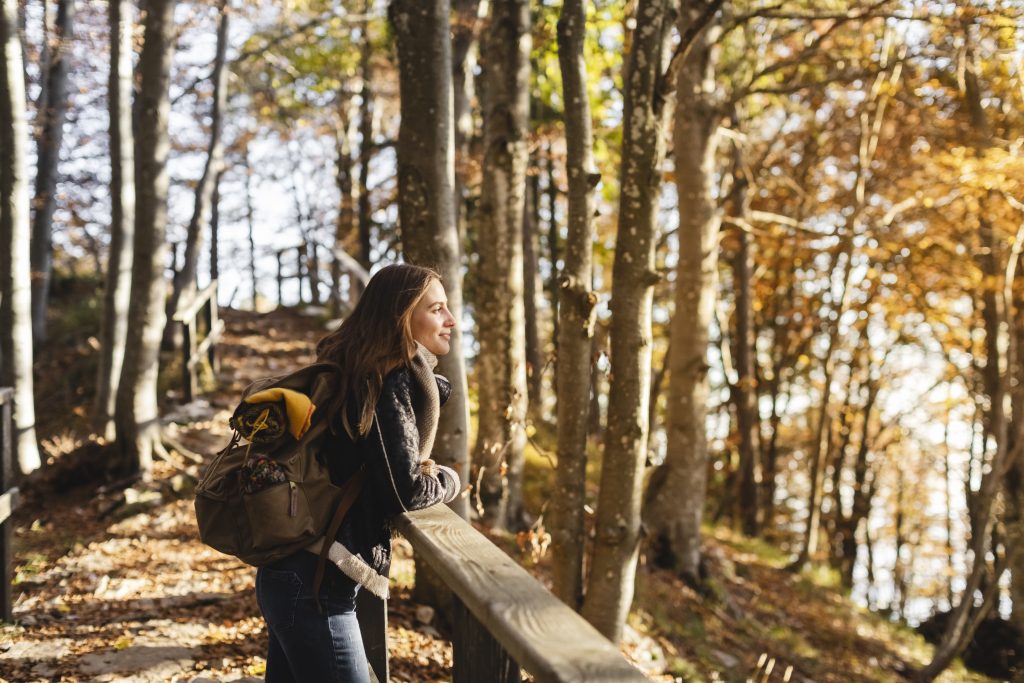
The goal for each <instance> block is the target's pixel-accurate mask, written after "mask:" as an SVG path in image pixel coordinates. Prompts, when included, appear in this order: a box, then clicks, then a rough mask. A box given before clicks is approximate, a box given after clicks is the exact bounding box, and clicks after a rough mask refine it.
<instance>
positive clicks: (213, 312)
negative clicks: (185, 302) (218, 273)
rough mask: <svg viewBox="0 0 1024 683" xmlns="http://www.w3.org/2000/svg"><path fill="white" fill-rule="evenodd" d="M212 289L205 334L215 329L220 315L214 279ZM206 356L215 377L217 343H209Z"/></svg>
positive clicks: (217, 372)
mask: <svg viewBox="0 0 1024 683" xmlns="http://www.w3.org/2000/svg"><path fill="white" fill-rule="evenodd" d="M211 284H212V285H213V291H212V292H211V293H210V307H209V309H207V314H206V324H207V327H206V334H208V335H212V334H213V333H214V332H215V331H216V329H217V320H218V318H219V317H220V311H219V309H218V308H217V290H218V289H219V286H218V283H217V281H216V280H214V281H213V282H212V283H211ZM206 357H207V358H208V359H209V361H210V368H212V369H213V376H214V377H216V376H217V375H219V374H220V356H219V355H217V344H210V348H208V349H207V350H206Z"/></svg>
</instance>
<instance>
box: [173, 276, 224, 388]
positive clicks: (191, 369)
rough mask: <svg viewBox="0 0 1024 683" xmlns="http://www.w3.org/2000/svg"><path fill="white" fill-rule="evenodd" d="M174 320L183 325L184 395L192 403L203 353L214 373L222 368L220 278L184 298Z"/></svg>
mask: <svg viewBox="0 0 1024 683" xmlns="http://www.w3.org/2000/svg"><path fill="white" fill-rule="evenodd" d="M200 314H202V317H203V321H204V323H205V328H206V336H205V337H204V338H203V340H202V341H199V334H198V333H199V326H198V324H197V322H198V319H199V317H200ZM174 320H175V322H179V323H181V326H182V343H181V349H182V364H181V382H182V385H183V386H182V394H183V396H182V399H183V402H185V403H191V402H192V399H193V398H194V397H195V395H196V394H198V393H199V363H200V362H202V357H203V354H206V356H207V358H208V359H209V361H210V367H211V368H213V372H214V374H216V373H218V372H220V358H219V357H218V356H217V346H216V345H217V342H218V341H219V340H220V337H221V335H222V334H223V333H224V321H223V320H221V319H220V318H219V317H218V314H217V281H216V280H214V281H213V282H211V283H210V284H208V285H207V286H206V288H205V289H203V290H202V291H201V292H198V293H197V294H196V295H195V296H194V297H192V299H191V300H190V301H182V302H181V303H180V305H179V306H178V311H177V313H175V314H174Z"/></svg>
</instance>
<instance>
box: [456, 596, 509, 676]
mask: <svg viewBox="0 0 1024 683" xmlns="http://www.w3.org/2000/svg"><path fill="white" fill-rule="evenodd" d="M452 612H453V614H452V622H453V624H452V659H453V666H452V683H519V681H521V680H522V679H523V674H522V671H520V668H519V664H517V663H516V661H515V660H514V659H512V657H510V656H509V654H508V652H506V651H505V648H503V647H502V646H501V644H500V643H498V641H497V640H495V639H494V636H492V635H491V634H490V632H488V630H487V628H486V627H485V626H484V625H483V624H481V623H480V622H479V621H477V619H476V617H474V616H473V615H472V614H471V613H470V611H469V610H468V609H466V606H465V605H464V604H463V602H462V600H460V599H459V598H458V596H455V598H454V604H453V605H452Z"/></svg>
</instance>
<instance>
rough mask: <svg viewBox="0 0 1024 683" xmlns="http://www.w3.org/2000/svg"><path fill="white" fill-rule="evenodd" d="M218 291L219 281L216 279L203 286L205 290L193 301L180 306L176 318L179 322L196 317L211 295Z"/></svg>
mask: <svg viewBox="0 0 1024 683" xmlns="http://www.w3.org/2000/svg"><path fill="white" fill-rule="evenodd" d="M216 292H217V281H216V280H214V281H213V282H211V283H210V284H208V285H206V287H204V288H203V291H201V292H199V293H198V294H196V295H195V296H194V297H193V298H192V300H191V301H189V302H187V303H186V304H184V305H181V306H178V311H177V312H176V313H175V314H174V320H176V321H177V322H188V321H189V320H193V319H194V318H195V317H196V314H197V313H199V309H200V308H202V307H203V304H205V303H206V302H207V301H209V299H210V297H211V296H213V295H214V294H216Z"/></svg>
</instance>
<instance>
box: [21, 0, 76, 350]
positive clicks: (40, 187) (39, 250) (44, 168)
mask: <svg viewBox="0 0 1024 683" xmlns="http://www.w3.org/2000/svg"><path fill="white" fill-rule="evenodd" d="M74 20H75V3H74V0H59V1H58V3H57V21H56V22H55V23H54V26H53V34H52V36H51V35H47V36H46V39H47V41H48V50H47V54H48V59H47V64H46V76H45V80H44V81H43V90H44V92H45V94H40V97H41V98H42V100H43V103H44V104H43V106H42V107H41V108H40V110H39V119H40V122H39V125H40V134H39V146H38V162H37V169H38V170H37V172H36V194H35V199H34V200H33V206H34V208H35V216H34V217H33V220H32V246H31V259H32V337H33V341H34V343H35V345H36V346H37V347H38V346H39V345H40V344H42V343H43V342H45V341H46V308H47V305H48V303H49V298H50V279H51V277H52V271H53V214H54V211H55V210H56V208H57V196H56V191H57V175H58V172H59V166H60V148H61V142H62V141H63V139H64V119H65V116H66V114H67V107H68V97H67V89H68V62H69V59H68V53H69V52H70V50H71V36H72V30H73V25H74Z"/></svg>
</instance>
